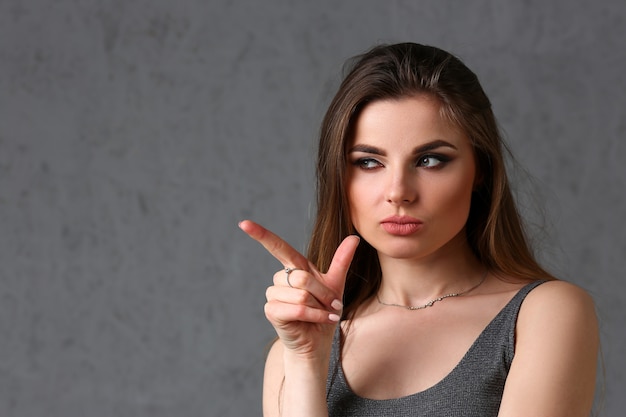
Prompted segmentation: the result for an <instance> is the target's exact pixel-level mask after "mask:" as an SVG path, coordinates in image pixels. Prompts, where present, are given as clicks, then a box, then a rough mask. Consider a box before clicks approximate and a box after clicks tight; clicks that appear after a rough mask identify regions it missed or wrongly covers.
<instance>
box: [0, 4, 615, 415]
mask: <svg viewBox="0 0 626 417" xmlns="http://www.w3.org/2000/svg"><path fill="white" fill-rule="evenodd" d="M624 39H626V3H624V2H623V1H621V0H602V1H597V2H587V1H582V0H574V1H572V0H554V1H550V2H544V1H534V0H532V1H526V2H516V1H496V0H493V1H490V0H478V1H471V2H456V1H452V0H446V1H437V2H431V1H403V0H395V1H385V2H383V1H374V0H367V1H366V0H349V1H341V2H335V1H328V0H321V1H315V2H309V1H287V0H267V1H263V2H257V1H254V0H241V1H227V0H210V1H199V0H197V1H191V0H181V1H178V2H170V1H165V0H150V1H148V0H110V1H95V0H82V1H79V0H57V1H44V0H0V245H1V246H0V266H1V267H0V415H2V416H6V417H13V416H15V417H17V416H20V417H21V416H28V417H32V416H38V415H39V416H41V415H47V416H51V417H52V416H90V417H96V416H153V417H157V416H172V415H176V416H180V417H183V416H189V417H191V416H250V415H260V398H261V397H260V395H261V376H262V367H263V355H264V346H265V345H266V343H267V342H269V341H270V339H271V338H272V336H273V333H272V329H271V328H270V326H269V325H268V324H266V322H265V319H264V317H263V313H262V306H263V304H264V290H265V287H266V286H267V285H268V283H269V282H270V279H271V275H272V274H273V272H274V271H275V270H276V269H278V268H279V267H280V265H279V264H278V263H277V262H276V261H274V260H273V259H272V258H271V257H269V255H267V254H266V253H265V252H264V251H263V249H262V248H261V247H260V246H257V245H256V244H255V243H254V242H252V241H251V240H249V239H248V238H247V237H246V236H245V235H243V233H241V232H240V231H239V230H238V229H237V222H238V221H239V220H240V219H243V218H253V219H255V220H257V221H259V222H261V223H263V224H265V225H267V226H268V227H270V228H272V229H273V230H275V231H276V232H278V233H279V234H281V235H283V237H285V238H286V239H287V240H289V241H290V242H291V243H292V244H293V245H295V246H296V247H298V248H304V246H305V243H306V240H307V232H308V230H309V221H310V212H311V207H312V203H313V192H312V184H313V179H312V178H313V177H312V170H313V164H312V161H313V155H314V141H315V136H316V133H317V129H318V125H319V122H320V120H321V116H322V113H323V111H324V109H325V106H326V105H327V103H328V101H329V100H330V96H331V94H332V92H333V89H334V88H335V87H336V85H337V83H338V80H339V78H340V70H341V65H342V64H343V62H344V60H345V59H346V58H348V57H349V56H352V55H354V54H356V53H359V52H361V51H363V50H365V49H367V48H369V47H370V46H372V45H373V44H375V43H377V42H380V41H385V42H395V41H405V40H411V41H418V42H422V43H427V44H433V45H437V46H440V47H443V48H444V49H448V50H450V51H452V52H454V53H456V54H457V55H459V56H460V57H461V58H462V59H463V60H464V61H465V62H466V63H467V64H468V65H469V66H470V67H471V68H472V69H474V70H475V72H477V74H478V75H479V77H480V79H481V80H482V82H483V85H484V87H485V89H486V90H487V92H488V94H489V95H490V97H491V98H492V101H493V103H494V106H495V110H496V114H497V116H498V117H499V121H500V123H501V125H502V127H503V129H504V130H505V131H506V133H507V138H508V141H509V143H510V145H511V147H512V149H513V151H514V153H515V154H516V156H517V158H518V160H519V162H520V164H521V165H522V166H523V167H525V168H526V169H527V171H528V172H529V173H530V174H531V175H532V176H533V178H534V182H533V183H531V185H529V186H525V187H522V188H521V193H522V196H531V198H530V199H529V200H526V199H525V200H524V201H527V203H524V206H528V207H530V208H533V207H535V205H538V206H539V207H540V208H541V207H542V208H543V209H544V214H545V216H544V217H545V226H546V233H544V234H542V235H541V236H540V238H539V243H540V250H541V253H542V258H543V259H545V260H546V262H547V264H548V266H549V267H551V268H552V269H554V270H556V271H557V273H558V274H560V276H562V277H563V278H565V279H568V280H571V281H573V282H575V283H577V284H579V285H581V286H583V287H585V288H587V289H588V290H589V291H590V292H591V293H592V294H593V295H594V297H595V299H596V300H597V303H598V308H599V312H600V315H601V320H602V338H603V349H604V357H605V361H606V368H607V376H606V384H607V387H606V398H605V409H604V412H603V413H602V415H605V416H617V415H621V414H622V411H623V410H624V409H625V408H626V400H625V399H624V396H623V395H622V394H623V390H624V386H625V385H624V383H625V379H626V361H625V360H624V357H623V349H624V346H625V343H624V342H625V332H624V330H623V329H624V323H625V322H626V307H625V303H626V290H625V285H624V283H623V279H624V277H623V275H624V270H625V268H624V266H625V261H624V254H625V253H626V232H625V231H624V226H623V219H624V215H625V214H626V197H624V192H625V190H626V170H625V169H624V167H623V161H624V160H626V141H625V136H626V117H625V116H626V94H624V92H625V91H626V85H625V83H626V82H625V79H626V78H625V77H624V73H625V72H626V49H625V48H624V45H623V40H624ZM533 184H534V185H533ZM535 203H538V204H535ZM532 218H533V219H539V220H541V216H539V217H536V216H534V215H533V217H532Z"/></svg>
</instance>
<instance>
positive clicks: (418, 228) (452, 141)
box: [347, 96, 476, 261]
mask: <svg viewBox="0 0 626 417" xmlns="http://www.w3.org/2000/svg"><path fill="white" fill-rule="evenodd" d="M347 158H348V161H347V166H348V171H347V193H348V201H349V205H350V216H351V220H352V223H353V225H354V227H355V228H356V230H357V231H358V232H359V234H360V235H361V236H362V238H363V239H365V240H366V241H367V242H368V243H369V244H370V245H372V246H373V247H374V248H375V249H376V250H377V251H378V255H379V257H380V258H381V261H382V258H384V257H390V258H402V259H428V257H432V256H437V255H438V254H443V253H444V252H445V251H446V250H447V249H454V248H459V247H464V245H463V244H462V245H456V244H455V243H454V242H457V243H464V242H465V241H466V238H465V233H464V232H463V231H464V227H465V223H466V221H467V217H468V214H469V209H470V201H471V196H472V190H473V187H474V181H475V177H476V163H475V157H474V151H473V149H472V146H471V144H470V141H469V139H468V138H467V137H466V136H465V134H464V133H463V132H461V131H460V130H459V129H457V128H455V127H454V126H453V125H451V124H450V123H448V122H446V121H445V120H444V119H442V117H441V116H440V114H439V104H438V103H437V101H435V100H433V99H431V98H429V97H426V96H419V97H406V98H401V99H393V100H380V101H374V102H372V103H370V104H368V105H367V106H366V107H365V108H364V109H363V111H362V112H361V114H360V116H359V117H358V119H357V121H356V125H355V132H354V138H353V140H352V141H351V143H349V145H348V149H347Z"/></svg>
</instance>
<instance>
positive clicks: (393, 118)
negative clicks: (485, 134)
mask: <svg viewBox="0 0 626 417" xmlns="http://www.w3.org/2000/svg"><path fill="white" fill-rule="evenodd" d="M432 140H446V141H449V142H452V143H454V144H455V145H458V146H461V145H464V146H471V144H470V143H469V140H468V139H467V137H466V135H465V134H464V132H463V131H462V130H461V129H459V128H458V127H457V125H455V124H454V123H452V122H451V121H450V120H449V119H448V118H447V117H445V116H444V115H443V112H442V106H441V104H440V102H439V101H438V100H436V99H434V98H432V97H430V96H425V95H420V96H410V97H402V98H398V99H385V100H377V101H373V102H371V103H368V104H367V105H366V106H365V107H364V108H363V109H362V110H361V112H360V113H359V115H358V117H357V119H356V120H355V122H354V127H353V135H352V138H351V140H350V141H349V142H350V143H352V144H355V143H370V144H376V145H379V146H381V145H385V144H386V145H389V146H393V147H395V146H398V145H401V144H403V143H404V144H413V145H416V144H417V145H419V144H420V143H424V142H428V141H432Z"/></svg>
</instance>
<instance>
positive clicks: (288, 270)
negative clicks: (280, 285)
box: [285, 268, 300, 288]
mask: <svg viewBox="0 0 626 417" xmlns="http://www.w3.org/2000/svg"><path fill="white" fill-rule="evenodd" d="M299 270H300V268H285V275H286V278H287V285H289V286H290V287H291V288H293V285H291V282H289V274H291V273H292V272H293V271H299Z"/></svg>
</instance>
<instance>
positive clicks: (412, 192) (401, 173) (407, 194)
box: [386, 169, 417, 205]
mask: <svg viewBox="0 0 626 417" xmlns="http://www.w3.org/2000/svg"><path fill="white" fill-rule="evenodd" d="M389 177H390V178H389V184H388V185H387V196H386V199H387V202H388V203H390V204H393V205H406V204H411V203H413V202H414V201H416V200H417V182H416V180H417V179H416V178H415V176H414V175H411V172H408V171H407V169H398V170H395V171H394V172H391V173H390V176H389Z"/></svg>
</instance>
